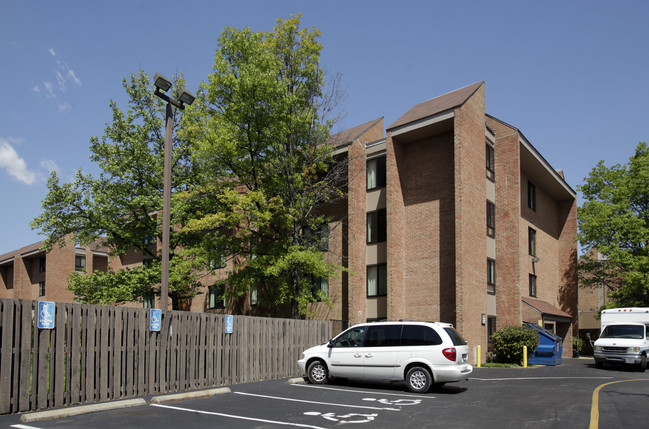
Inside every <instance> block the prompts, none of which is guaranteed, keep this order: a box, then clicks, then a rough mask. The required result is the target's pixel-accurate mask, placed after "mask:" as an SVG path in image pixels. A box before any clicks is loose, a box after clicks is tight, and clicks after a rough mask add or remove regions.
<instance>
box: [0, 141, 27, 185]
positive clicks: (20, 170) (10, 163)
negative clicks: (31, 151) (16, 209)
mask: <svg viewBox="0 0 649 429" xmlns="http://www.w3.org/2000/svg"><path fill="white" fill-rule="evenodd" d="M0 169H2V170H4V171H5V172H6V173H7V174H9V175H10V176H13V177H14V178H16V179H18V181H19V182H22V183H24V184H26V185H31V184H33V183H34V182H36V173H34V172H33V171H30V170H29V169H28V168H27V163H26V162H25V160H24V159H23V158H21V157H20V156H19V155H18V153H16V150H15V149H14V148H13V147H12V146H11V145H10V144H9V142H8V141H6V140H4V139H2V138H0Z"/></svg>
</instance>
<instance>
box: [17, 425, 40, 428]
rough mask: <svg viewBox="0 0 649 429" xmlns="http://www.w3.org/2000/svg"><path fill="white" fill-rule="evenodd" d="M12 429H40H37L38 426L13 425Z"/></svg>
mask: <svg viewBox="0 0 649 429" xmlns="http://www.w3.org/2000/svg"><path fill="white" fill-rule="evenodd" d="M10 427H12V428H18V429H40V428H37V427H36V426H25V425H11V426H10Z"/></svg>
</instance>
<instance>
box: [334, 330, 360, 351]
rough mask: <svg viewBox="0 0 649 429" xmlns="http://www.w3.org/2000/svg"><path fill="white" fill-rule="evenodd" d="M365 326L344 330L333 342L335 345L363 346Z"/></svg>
mask: <svg viewBox="0 0 649 429" xmlns="http://www.w3.org/2000/svg"><path fill="white" fill-rule="evenodd" d="M365 329H367V328H366V327H365V326H359V327H358V328H352V329H350V330H349V331H346V332H344V333H343V334H341V335H340V336H339V337H338V338H336V339H335V340H334V342H333V346H334V347H361V346H362V345H363V337H365Z"/></svg>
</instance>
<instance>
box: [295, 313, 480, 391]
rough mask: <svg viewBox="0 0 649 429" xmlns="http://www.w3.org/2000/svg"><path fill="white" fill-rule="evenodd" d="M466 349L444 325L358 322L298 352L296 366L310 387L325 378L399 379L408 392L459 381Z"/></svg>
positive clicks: (465, 369) (466, 371) (467, 368)
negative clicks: (318, 343)
mask: <svg viewBox="0 0 649 429" xmlns="http://www.w3.org/2000/svg"><path fill="white" fill-rule="evenodd" d="M468 356H469V347H468V346H467V343H466V341H464V339H463V338H462V336H461V335H460V334H459V333H458V332H457V331H456V330H455V329H454V328H453V326H452V325H451V324H448V323H436V322H405V321H399V322H375V323H361V324H359V325H355V326H353V327H351V328H349V329H347V330H346V331H344V332H342V333H341V334H340V335H338V336H337V337H335V338H333V339H331V340H329V342H327V343H325V344H322V345H320V346H316V347H312V348H310V349H308V350H305V351H304V353H302V358H301V359H300V360H298V362H297V364H298V367H299V369H300V371H301V372H302V374H306V376H307V377H308V379H309V381H310V382H311V383H313V384H323V383H326V382H327V381H328V380H329V378H330V377H343V378H359V379H371V380H393V381H395V380H405V381H406V384H407V385H408V389H410V391H411V392H416V393H423V392H426V391H428V390H429V389H430V388H431V387H432V386H436V387H440V386H442V385H444V384H445V383H449V382H456V381H463V380H467V379H468V378H469V375H470V374H471V372H472V371H473V367H472V366H471V365H469V364H468Z"/></svg>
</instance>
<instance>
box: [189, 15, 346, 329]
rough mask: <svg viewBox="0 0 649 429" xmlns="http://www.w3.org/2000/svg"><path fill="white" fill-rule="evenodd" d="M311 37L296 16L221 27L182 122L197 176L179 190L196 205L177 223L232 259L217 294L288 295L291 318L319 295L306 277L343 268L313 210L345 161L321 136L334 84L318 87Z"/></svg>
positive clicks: (268, 299)
mask: <svg viewBox="0 0 649 429" xmlns="http://www.w3.org/2000/svg"><path fill="white" fill-rule="evenodd" d="M319 37H320V32H319V31H318V30H316V29H312V30H308V29H306V28H300V17H299V16H297V17H296V16H292V17H291V18H290V19H287V20H281V19H280V20H278V22H277V25H276V27H275V28H274V29H273V31H270V32H265V33H264V32H253V31H251V30H250V29H249V28H247V27H246V28H244V29H243V30H237V29H235V28H226V29H225V30H224V31H223V33H222V35H221V37H220V38H219V47H218V49H217V51H216V55H215V60H214V72H213V73H212V74H211V75H210V76H209V80H208V82H207V83H206V84H204V85H203V86H202V87H201V89H200V90H199V91H198V97H197V102H195V103H194V105H193V106H192V110H191V113H190V114H188V115H186V116H185V117H184V122H183V125H184V126H183V132H184V133H186V134H185V138H186V139H191V140H192V141H193V142H194V144H195V156H196V158H195V162H196V164H197V168H200V171H201V175H202V177H203V178H204V179H205V182H204V183H203V186H201V187H197V188H195V189H194V190H193V191H192V192H188V193H186V194H184V197H185V198H186V200H187V201H192V200H200V201H203V202H204V204H205V206H204V207H203V211H202V214H203V215H202V216H199V217H197V218H196V219H194V220H192V221H190V222H189V223H187V224H186V227H185V230H186V231H189V232H197V231H202V232H203V233H204V234H205V239H204V240H203V241H201V243H199V244H198V245H199V246H204V245H208V246H210V247H211V248H213V249H214V248H216V249H222V251H223V252H224V253H225V254H228V255H230V256H232V257H234V258H235V260H236V261H237V265H236V269H234V270H233V271H232V272H231V273H230V274H229V276H228V278H227V279H226V280H225V281H224V284H225V285H226V290H227V292H226V293H227V295H229V296H240V295H242V294H245V293H247V292H249V291H250V290H251V288H258V290H259V299H260V301H261V302H262V304H266V305H269V306H272V307H273V308H276V307H277V306H280V305H283V304H286V305H288V304H290V306H291V313H292V316H293V317H294V318H297V317H300V315H302V314H304V313H305V311H306V309H307V304H308V303H309V302H312V301H314V300H316V299H318V298H320V299H322V298H323V297H322V296H318V294H317V293H316V294H314V293H313V285H314V281H316V282H317V280H318V279H322V278H328V277H330V276H334V275H336V273H337V272H339V270H340V269H341V267H338V266H336V265H334V264H332V263H329V262H327V261H326V260H325V257H324V253H323V251H324V250H325V248H324V247H323V246H324V245H325V243H326V239H327V237H328V233H329V231H328V229H327V226H328V225H329V223H330V222H331V221H332V219H331V218H330V217H328V216H326V214H325V211H324V210H323V208H324V207H326V206H327V205H328V204H332V203H333V202H334V201H336V200H337V199H339V198H341V197H342V196H343V191H342V188H343V186H344V181H345V172H346V168H347V167H346V165H345V163H344V162H343V161H341V160H337V159H335V156H334V147H332V146H331V145H328V144H324V142H325V141H326V139H327V138H328V136H329V130H330V128H331V125H332V122H331V120H328V118H329V117H330V116H331V113H332V112H333V111H334V110H335V108H336V107H337V106H338V102H339V101H340V96H341V91H340V90H339V88H338V84H337V80H333V81H332V85H331V87H330V88H328V91H327V92H325V85H324V81H325V80H324V73H323V70H322V67H321V65H320V51H321V49H322V46H321V44H320V43H319V41H318V39H319ZM210 204H212V206H211V207H208V206H209V205H210ZM208 231H209V232H210V234H209V239H208V238H207V236H208V234H207V232H208Z"/></svg>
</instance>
